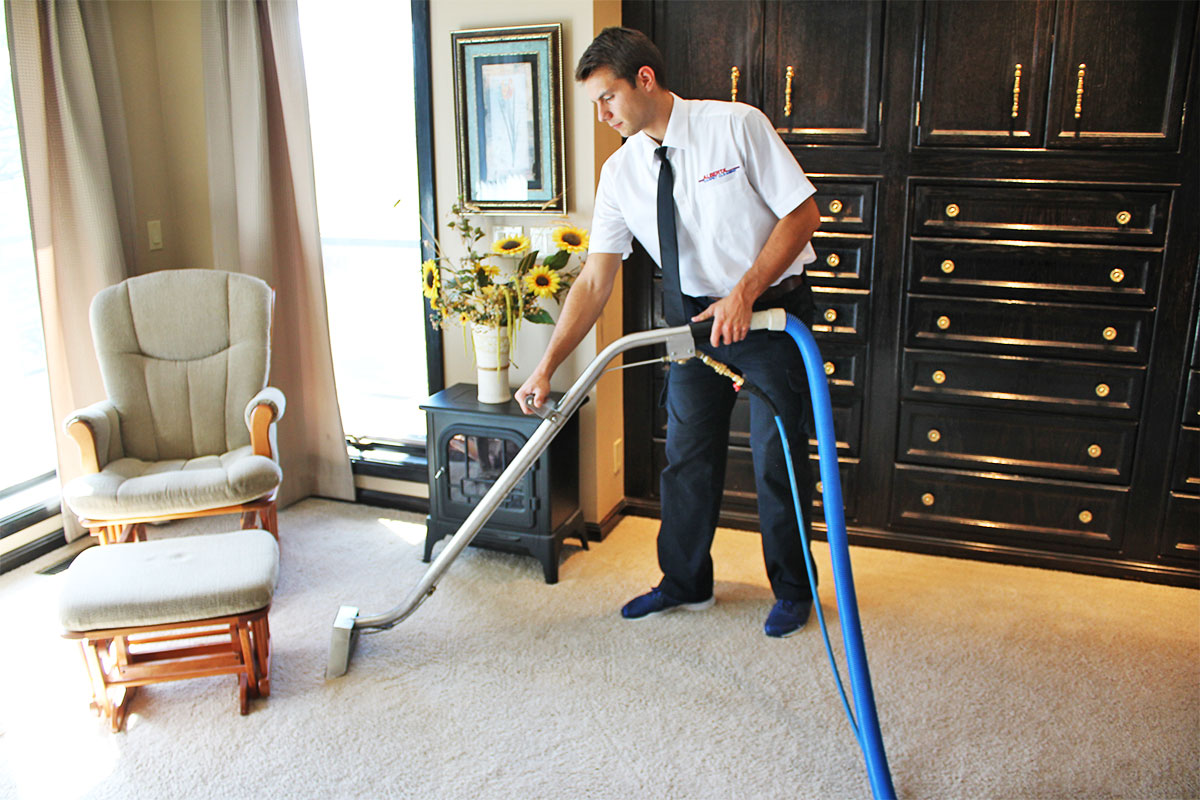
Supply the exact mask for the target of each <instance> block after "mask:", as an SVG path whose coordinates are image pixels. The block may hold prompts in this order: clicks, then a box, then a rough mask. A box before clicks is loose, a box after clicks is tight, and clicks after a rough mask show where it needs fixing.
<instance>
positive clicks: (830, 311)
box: [825, 308, 837, 322]
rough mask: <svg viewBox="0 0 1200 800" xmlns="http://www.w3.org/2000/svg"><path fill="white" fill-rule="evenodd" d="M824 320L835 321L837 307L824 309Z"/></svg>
mask: <svg viewBox="0 0 1200 800" xmlns="http://www.w3.org/2000/svg"><path fill="white" fill-rule="evenodd" d="M825 321H826V322H836V321H837V309H836V308H827V309H825Z"/></svg>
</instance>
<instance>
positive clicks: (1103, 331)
mask: <svg viewBox="0 0 1200 800" xmlns="http://www.w3.org/2000/svg"><path fill="white" fill-rule="evenodd" d="M1153 323H1154V312H1153V311H1151V310H1149V309H1133V308H1111V307H1101V306H1074V305H1072V306H1068V305H1058V304H1055V303H1032V302H1024V301H1018V300H972V299H967V298H948V297H928V296H921V295H909V298H908V326H907V329H908V336H907V341H906V344H907V345H909V346H910V347H946V348H955V349H963V350H974V351H986V352H993V353H1011V354H1013V355H1027V356H1041V355H1053V356H1064V357H1066V358H1079V359H1097V360H1104V361H1127V362H1133V363H1137V364H1144V363H1146V357H1147V355H1148V354H1149V352H1150V333H1151V331H1152V329H1153Z"/></svg>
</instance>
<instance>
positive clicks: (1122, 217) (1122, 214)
mask: <svg viewBox="0 0 1200 800" xmlns="http://www.w3.org/2000/svg"><path fill="white" fill-rule="evenodd" d="M1131 219H1133V215H1132V214H1130V213H1129V212H1128V211H1118V212H1117V224H1118V225H1128V224H1129V220H1131Z"/></svg>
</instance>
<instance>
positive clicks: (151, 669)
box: [63, 608, 271, 731]
mask: <svg viewBox="0 0 1200 800" xmlns="http://www.w3.org/2000/svg"><path fill="white" fill-rule="evenodd" d="M268 610H269V608H263V609H259V610H258V611H252V612H250V613H249V614H238V615H236V616H231V617H220V618H215V619H205V620H197V621H195V622H184V623H178V622H176V623H168V624H163V625H147V626H144V627H131V628H111V629H108V630H97V631H83V632H77V631H68V632H66V633H64V634H63V636H64V637H65V638H68V639H79V640H80V646H81V647H82V650H83V658H84V663H85V664H86V665H87V671H88V677H89V678H90V679H91V684H92V708H94V709H95V710H96V711H97V712H99V713H103V714H104V715H105V716H107V717H108V718H109V721H110V723H111V725H112V729H113V731H120V730H121V729H122V728H124V726H125V718H126V716H127V714H128V711H129V703H130V701H131V700H132V699H133V697H134V695H135V694H136V693H137V689H138V687H140V686H145V685H147V684H151V683H163V682H166V681H178V680H187V679H188V678H202V677H208V676H211V675H236V676H237V679H238V710H239V712H240V713H242V714H247V713H249V711H250V698H252V697H267V696H268V695H270V694H271V631H270V628H269V626H268V623H267V611H268Z"/></svg>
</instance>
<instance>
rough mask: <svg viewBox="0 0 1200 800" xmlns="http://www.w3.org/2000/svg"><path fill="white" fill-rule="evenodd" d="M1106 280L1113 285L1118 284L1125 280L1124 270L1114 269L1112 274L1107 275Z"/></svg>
mask: <svg viewBox="0 0 1200 800" xmlns="http://www.w3.org/2000/svg"><path fill="white" fill-rule="evenodd" d="M1108 279H1109V280H1110V281H1112V282H1113V283H1120V282H1121V281H1123V280H1125V270H1123V269H1120V268H1118V269H1114V270H1113V271H1112V272H1110V273H1108Z"/></svg>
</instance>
